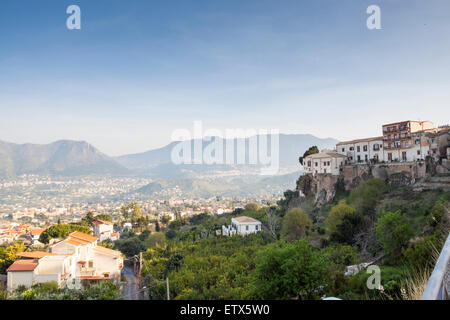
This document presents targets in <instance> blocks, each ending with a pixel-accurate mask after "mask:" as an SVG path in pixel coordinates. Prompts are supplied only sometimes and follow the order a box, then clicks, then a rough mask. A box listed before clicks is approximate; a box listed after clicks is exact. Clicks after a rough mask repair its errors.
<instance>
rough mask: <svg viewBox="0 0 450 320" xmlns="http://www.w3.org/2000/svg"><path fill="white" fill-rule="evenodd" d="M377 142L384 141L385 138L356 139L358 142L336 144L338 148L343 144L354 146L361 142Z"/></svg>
mask: <svg viewBox="0 0 450 320" xmlns="http://www.w3.org/2000/svg"><path fill="white" fill-rule="evenodd" d="M377 140H383V137H372V138H365V139H356V140H350V141H342V142H339V143H338V144H336V145H337V146H340V145H343V144H354V143H360V142H371V141H377Z"/></svg>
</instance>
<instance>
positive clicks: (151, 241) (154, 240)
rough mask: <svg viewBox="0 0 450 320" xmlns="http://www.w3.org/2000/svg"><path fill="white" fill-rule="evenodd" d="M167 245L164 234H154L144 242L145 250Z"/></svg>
mask: <svg viewBox="0 0 450 320" xmlns="http://www.w3.org/2000/svg"><path fill="white" fill-rule="evenodd" d="M165 243H166V237H165V236H164V233H162V232H154V233H152V234H151V235H150V236H148V238H147V239H146V240H145V241H144V247H145V248H154V247H156V245H160V246H163V245H164V244H165Z"/></svg>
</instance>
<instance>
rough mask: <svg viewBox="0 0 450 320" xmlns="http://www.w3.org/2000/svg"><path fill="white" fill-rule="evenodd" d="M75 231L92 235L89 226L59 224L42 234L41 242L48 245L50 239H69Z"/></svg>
mask: <svg viewBox="0 0 450 320" xmlns="http://www.w3.org/2000/svg"><path fill="white" fill-rule="evenodd" d="M74 231H80V232H83V233H86V234H92V231H91V229H90V227H87V226H83V225H78V224H57V225H54V226H51V227H50V228H48V229H47V230H45V231H44V232H42V233H41V235H40V236H39V241H40V242H42V243H48V242H49V241H50V239H59V238H67V237H68V236H69V234H70V233H72V232H74Z"/></svg>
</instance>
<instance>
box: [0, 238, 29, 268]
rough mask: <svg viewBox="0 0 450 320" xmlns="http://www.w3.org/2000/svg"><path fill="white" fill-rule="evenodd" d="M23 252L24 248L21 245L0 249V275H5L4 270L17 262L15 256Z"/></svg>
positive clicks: (16, 244)
mask: <svg viewBox="0 0 450 320" xmlns="http://www.w3.org/2000/svg"><path fill="white" fill-rule="evenodd" d="M24 250H25V246H24V245H23V244H21V243H15V244H12V245H8V246H1V247H0V274H5V273H6V269H8V267H9V266H10V265H11V264H12V263H13V262H14V261H15V260H17V256H16V254H17V253H19V252H22V251H24Z"/></svg>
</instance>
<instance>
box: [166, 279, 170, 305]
mask: <svg viewBox="0 0 450 320" xmlns="http://www.w3.org/2000/svg"><path fill="white" fill-rule="evenodd" d="M166 288H167V300H170V294H169V278H168V277H167V278H166Z"/></svg>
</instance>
